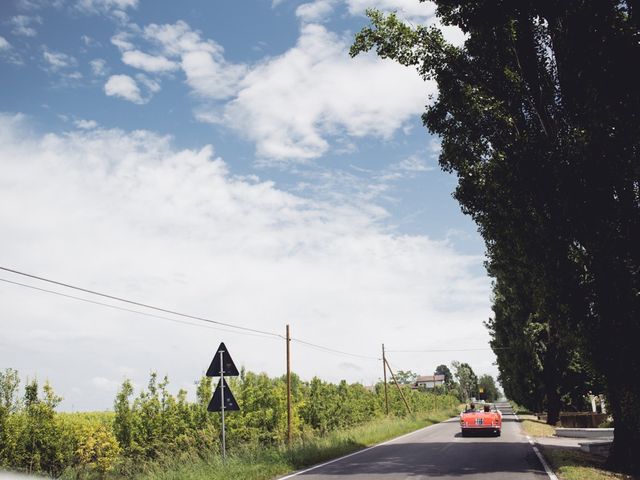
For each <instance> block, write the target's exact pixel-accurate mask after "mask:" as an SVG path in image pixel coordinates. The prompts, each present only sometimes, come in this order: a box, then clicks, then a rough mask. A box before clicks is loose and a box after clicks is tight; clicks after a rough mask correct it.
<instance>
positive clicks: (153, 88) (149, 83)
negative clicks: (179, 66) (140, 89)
mask: <svg viewBox="0 0 640 480" xmlns="http://www.w3.org/2000/svg"><path fill="white" fill-rule="evenodd" d="M136 80H138V81H139V82H140V83H141V84H143V85H144V86H145V87H147V90H149V92H151V93H158V92H159V91H160V83H159V82H156V81H155V80H153V79H151V78H149V77H147V76H146V75H144V74H142V73H139V74H137V75H136Z"/></svg>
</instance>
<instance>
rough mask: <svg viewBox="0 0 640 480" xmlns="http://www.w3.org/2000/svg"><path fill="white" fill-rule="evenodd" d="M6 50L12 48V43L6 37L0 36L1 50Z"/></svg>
mask: <svg viewBox="0 0 640 480" xmlns="http://www.w3.org/2000/svg"><path fill="white" fill-rule="evenodd" d="M4 50H11V44H10V43H9V42H8V41H7V39H6V38H4V37H3V36H0V52H2V51H4Z"/></svg>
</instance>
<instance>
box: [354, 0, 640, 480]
mask: <svg viewBox="0 0 640 480" xmlns="http://www.w3.org/2000/svg"><path fill="white" fill-rule="evenodd" d="M435 4H436V6H437V15H438V17H439V19H440V20H441V22H442V23H443V24H445V25H454V26H457V27H459V28H460V29H462V30H463V31H464V32H465V34H466V41H465V43H464V46H461V47H456V46H453V45H451V44H449V43H447V42H446V41H445V39H444V37H443V35H442V33H441V32H440V30H439V29H438V28H437V27H433V26H432V27H427V26H422V25H419V26H417V27H413V26H409V25H406V24H404V23H402V22H401V21H400V20H399V19H398V18H397V16H396V15H394V14H391V15H383V14H382V13H380V12H378V11H375V10H371V11H369V17H370V19H371V23H372V25H371V26H370V27H367V28H365V29H363V30H362V31H361V32H360V33H359V34H358V35H357V36H356V38H355V42H354V45H353V46H352V50H351V53H352V55H356V54H358V53H360V52H363V51H368V50H371V49H375V50H376V51H377V53H378V55H379V56H381V57H383V58H391V59H394V60H396V61H398V62H400V63H401V64H403V65H407V66H415V67H416V68H417V70H418V72H419V74H420V75H422V76H423V77H424V78H425V79H429V80H435V82H436V83H437V85H438V96H437V98H435V99H433V101H432V102H431V103H430V104H429V105H428V106H427V110H426V112H425V113H424V115H423V121H424V123H425V125H426V127H427V128H428V129H429V130H430V131H431V132H432V133H434V134H437V135H439V136H440V137H441V139H442V151H441V154H440V165H441V167H442V168H443V169H444V170H446V171H449V172H455V173H456V174H457V178H458V185H457V188H456V191H455V194H454V195H455V198H456V199H457V200H458V201H459V202H460V204H461V206H462V210H463V211H464V212H465V213H467V214H469V215H471V216H472V217H473V219H474V220H475V221H476V223H477V224H478V227H479V231H480V233H481V234H482V236H483V237H484V239H485V242H486V246H487V256H488V260H487V268H488V272H489V274H490V275H491V276H492V277H493V278H494V305H493V310H494V316H493V318H492V319H491V320H490V321H489V322H488V324H487V325H488V327H489V330H490V332H491V334H492V337H493V340H492V347H493V348H494V351H495V353H496V356H497V358H498V366H499V369H500V382H501V384H502V385H503V387H504V388H505V393H506V394H507V396H509V397H510V398H513V399H514V400H516V401H517V402H518V403H521V404H522V405H524V406H525V407H527V408H529V409H531V410H534V411H541V410H542V409H545V410H546V411H547V413H548V422H549V423H551V424H553V423H555V422H556V421H557V419H558V416H559V412H560V409H561V408H575V409H579V408H581V407H582V406H583V402H584V395H585V394H586V393H587V391H588V390H593V391H596V392H601V391H603V390H605V391H606V394H607V398H608V400H609V403H610V407H611V408H610V411H611V413H612V414H613V417H614V419H615V440H614V445H613V450H612V454H611V456H610V461H611V465H612V466H615V467H617V468H619V469H623V470H625V471H627V472H632V473H640V456H638V455H637V445H638V444H640V415H639V414H638V412H640V391H639V390H638V388H637V385H636V379H637V378H640V356H638V355H637V354H636V352H635V349H636V348H637V345H638V343H639V342H640V321H639V319H640V249H638V245H639V244H640V169H639V168H638V165H640V158H639V157H640V122H638V121H637V112H638V111H639V110H640V88H639V85H640V73H639V72H638V71H637V69H636V70H634V71H633V72H632V71H630V70H629V67H628V62H629V59H630V58H638V57H639V56H640V43H638V41H637V38H638V36H639V35H640V27H639V25H640V22H639V17H638V15H639V14H640V10H638V6H637V2H632V1H629V0H598V1H596V0H567V1H564V2H557V1H550V0H535V1H534V0H526V1H521V2H504V1H499V0H489V1H479V0H464V1H462V0H435Z"/></svg>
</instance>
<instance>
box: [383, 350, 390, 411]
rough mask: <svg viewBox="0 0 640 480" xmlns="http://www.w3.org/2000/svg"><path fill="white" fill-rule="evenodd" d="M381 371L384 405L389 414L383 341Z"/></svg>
mask: <svg viewBox="0 0 640 480" xmlns="http://www.w3.org/2000/svg"><path fill="white" fill-rule="evenodd" d="M382 371H383V375H384V405H385V409H386V411H387V415H389V395H388V394H387V359H386V357H385V356H384V343H383V344H382Z"/></svg>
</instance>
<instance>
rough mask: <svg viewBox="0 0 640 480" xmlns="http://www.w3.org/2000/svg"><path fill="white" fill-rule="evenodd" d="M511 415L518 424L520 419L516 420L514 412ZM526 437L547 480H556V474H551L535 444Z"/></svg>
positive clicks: (551, 471)
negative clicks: (547, 477)
mask: <svg viewBox="0 0 640 480" xmlns="http://www.w3.org/2000/svg"><path fill="white" fill-rule="evenodd" d="M513 415H514V417H516V420H517V421H518V422H519V421H520V419H519V418H518V415H516V414H515V412H514V413H513ZM526 437H527V441H528V442H529V445H531V446H532V447H533V451H534V452H535V454H536V456H537V457H538V459H539V460H540V463H542V468H544V471H545V472H547V475H548V476H549V479H550V480H558V477H556V474H555V473H553V470H551V467H550V466H549V464H548V463H547V461H546V460H545V459H544V457H543V456H542V454H541V453H540V450H538V447H537V446H536V442H535V441H534V440H533V439H532V438H531V437H530V436H529V435H526Z"/></svg>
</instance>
